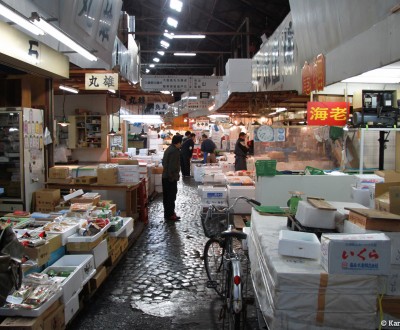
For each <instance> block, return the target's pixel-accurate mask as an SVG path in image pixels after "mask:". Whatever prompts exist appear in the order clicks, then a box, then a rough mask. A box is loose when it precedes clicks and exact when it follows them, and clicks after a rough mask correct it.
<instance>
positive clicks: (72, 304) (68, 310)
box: [64, 290, 82, 324]
mask: <svg viewBox="0 0 400 330" xmlns="http://www.w3.org/2000/svg"><path fill="white" fill-rule="evenodd" d="M80 291H82V290H79V292H80ZM79 292H77V293H76V294H75V295H73V296H72V297H71V299H70V300H69V301H68V302H67V303H66V304H65V307H64V317H65V324H68V322H69V321H71V320H72V318H73V317H74V315H75V314H76V313H77V312H78V311H79Z"/></svg>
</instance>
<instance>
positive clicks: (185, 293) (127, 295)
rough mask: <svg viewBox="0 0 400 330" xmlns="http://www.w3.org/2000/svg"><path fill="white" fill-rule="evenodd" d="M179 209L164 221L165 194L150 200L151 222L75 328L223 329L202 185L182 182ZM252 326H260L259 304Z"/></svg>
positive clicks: (250, 319)
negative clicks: (208, 262) (208, 253)
mask: <svg viewBox="0 0 400 330" xmlns="http://www.w3.org/2000/svg"><path fill="white" fill-rule="evenodd" d="M176 213H177V214H178V215H179V216H181V217H182V219H181V221H177V222H170V221H165V220H164V213H163V206H162V195H161V194H159V195H158V196H157V197H156V198H155V199H154V200H153V201H152V202H151V203H150V204H149V224H148V225H147V226H146V227H145V229H144V230H143V232H142V234H141V235H140V237H139V238H138V239H137V241H136V242H135V243H134V245H133V246H132V247H131V248H130V250H129V251H128V252H127V254H126V256H125V257H124V258H123V259H122V260H121V261H120V263H119V264H118V265H117V266H116V268H114V270H113V271H112V273H111V274H110V275H109V276H108V278H107V280H106V282H105V283H103V285H102V287H101V288H100V289H99V290H98V291H97V293H96V295H95V296H94V297H93V298H92V299H91V300H90V301H89V303H87V304H86V305H85V308H84V309H83V310H82V311H81V312H80V313H79V315H78V316H77V317H76V319H75V320H74V321H73V322H72V324H71V325H70V326H69V328H70V329H88V330H89V329H90V330H92V329H139V328H140V329H221V321H220V320H219V318H218V315H219V311H220V308H221V304H222V303H221V300H220V299H219V298H218V296H217V294H216V293H215V291H214V290H212V289H208V288H206V281H207V275H206V272H205V270H204V265H203V260H202V254H203V247H204V245H205V242H206V241H207V238H206V237H205V236H204V233H203V229H202V226H201V222H200V197H199V196H198V192H197V183H196V182H194V180H193V178H185V179H184V180H182V179H181V181H180V182H179V183H178V197H177V202H176ZM248 314H249V315H248V323H249V324H248V326H247V327H246V329H257V328H258V327H257V323H256V320H255V316H254V314H255V311H254V308H251V307H250V308H249V309H248Z"/></svg>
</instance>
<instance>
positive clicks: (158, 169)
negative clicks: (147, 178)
mask: <svg viewBox="0 0 400 330" xmlns="http://www.w3.org/2000/svg"><path fill="white" fill-rule="evenodd" d="M163 170H164V168H163V167H162V166H157V167H153V168H152V169H151V173H153V174H162V173H163Z"/></svg>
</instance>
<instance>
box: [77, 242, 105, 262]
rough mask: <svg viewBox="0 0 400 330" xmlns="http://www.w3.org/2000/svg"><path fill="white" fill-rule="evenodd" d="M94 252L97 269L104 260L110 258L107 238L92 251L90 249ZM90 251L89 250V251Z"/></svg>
mask: <svg viewBox="0 0 400 330" xmlns="http://www.w3.org/2000/svg"><path fill="white" fill-rule="evenodd" d="M90 252H91V253H92V254H93V258H94V267H95V268H96V269H97V268H99V267H100V266H101V265H102V264H103V263H104V261H106V260H107V258H108V246H107V240H106V239H103V240H102V241H101V242H100V243H99V244H98V245H97V246H96V247H94V248H93V250H92V251H90ZM74 253H75V252H74ZM88 253H89V251H88Z"/></svg>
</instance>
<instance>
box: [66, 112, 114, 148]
mask: <svg viewBox="0 0 400 330" xmlns="http://www.w3.org/2000/svg"><path fill="white" fill-rule="evenodd" d="M68 120H69V122H70V132H69V136H68V147H69V148H71V149H86V148H88V149H92V148H103V149H105V148H107V132H108V128H107V116H103V115H87V114H84V115H76V116H69V117H68Z"/></svg>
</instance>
